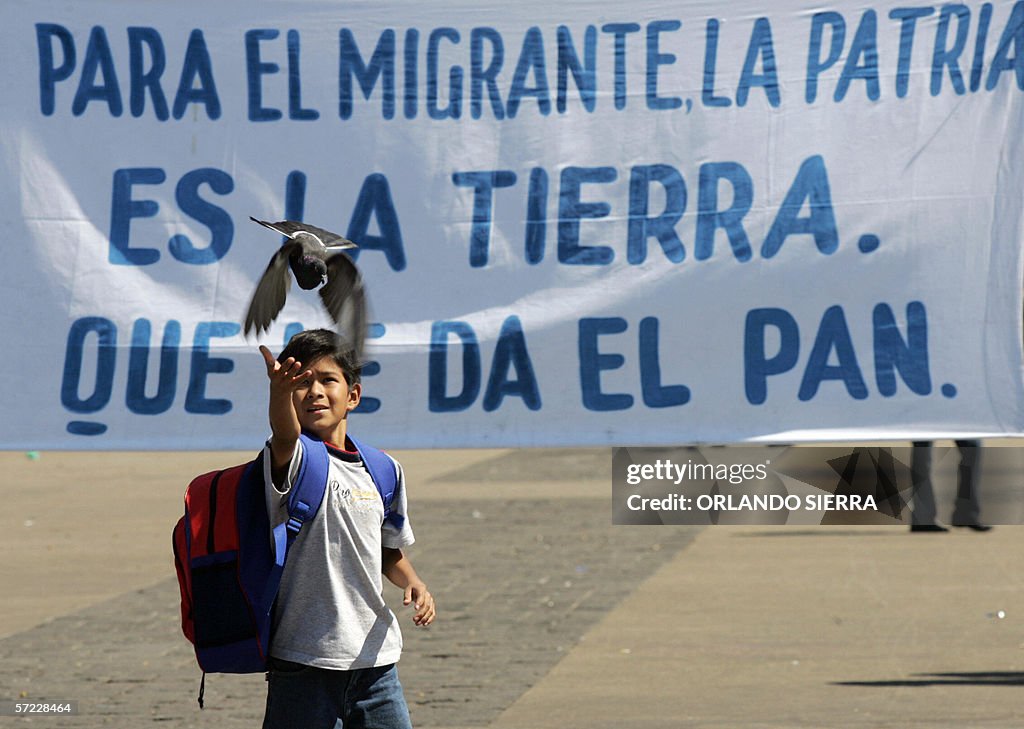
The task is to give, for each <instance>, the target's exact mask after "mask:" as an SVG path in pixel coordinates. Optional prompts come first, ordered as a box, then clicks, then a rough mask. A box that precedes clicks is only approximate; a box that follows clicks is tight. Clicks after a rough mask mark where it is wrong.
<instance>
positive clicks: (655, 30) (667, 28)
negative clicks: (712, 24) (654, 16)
mask: <svg viewBox="0 0 1024 729" xmlns="http://www.w3.org/2000/svg"><path fill="white" fill-rule="evenodd" d="M680 27H682V23H680V22H679V21H678V20H658V21H655V22H653V23H649V24H648V25H647V89H646V90H647V108H648V109H650V110H651V111H661V110H666V109H678V108H679V107H681V106H682V105H683V100H682V99H680V98H679V97H678V96H668V97H662V96H658V67H659V66H669V65H671V64H673V63H675V62H676V55H675V54H674V53H662V52H661V50H660V35H661V34H662V33H671V32H672V31H676V30H679V28H680Z"/></svg>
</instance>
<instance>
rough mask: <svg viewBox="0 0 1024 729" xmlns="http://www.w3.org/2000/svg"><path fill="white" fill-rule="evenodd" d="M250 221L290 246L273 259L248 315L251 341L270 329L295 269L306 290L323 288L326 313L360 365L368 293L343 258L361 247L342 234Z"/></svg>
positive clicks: (290, 222) (285, 222) (288, 223)
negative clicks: (352, 250)
mask: <svg viewBox="0 0 1024 729" xmlns="http://www.w3.org/2000/svg"><path fill="white" fill-rule="evenodd" d="M249 219H250V220H252V221H253V222H254V223H259V224H260V225H262V226H264V227H266V228H270V229H271V230H275V231H277V232H278V233H280V234H281V235H284V236H287V237H288V238H289V240H288V241H287V242H286V243H285V244H284V245H282V246H281V248H280V249H279V250H278V251H277V252H276V253H274V255H273V256H272V257H271V259H270V264H269V265H268V266H267V270H266V271H264V273H263V277H262V278H261V279H260V282H259V283H258V284H257V285H256V291H255V292H254V293H253V295H252V302H251V303H250V304H249V312H248V313H247V314H246V315H245V335H246V336H248V335H249V331H250V330H251V329H253V328H255V330H256V335H257V336H259V334H261V333H262V332H265V331H268V330H269V329H270V325H271V323H272V322H273V321H274V319H276V318H277V315H278V314H279V313H280V312H281V309H282V308H283V307H284V302H285V298H286V297H287V296H288V290H289V289H290V288H291V276H290V275H289V273H288V269H289V268H291V271H292V274H294V276H295V280H296V281H298V282H299V286H301V287H302V288H304V289H306V290H310V289H315V288H317V287H320V292H319V293H320V300H321V301H322V302H323V305H324V308H325V309H326V310H327V313H328V314H330V316H331V319H333V320H334V323H335V324H336V325H337V326H338V329H339V333H340V334H341V335H342V336H343V337H345V338H346V339H347V341H348V344H349V345H350V346H351V347H352V348H353V349H354V350H355V352H356V355H357V357H358V358H359V359H360V360H361V359H362V351H363V342H364V340H365V338H366V317H367V306H366V289H365V287H364V285H363V277H362V275H360V273H359V269H358V268H356V265H355V263H353V261H352V259H351V258H349V257H348V256H347V255H345V254H344V253H343V252H342V251H344V250H346V249H349V248H356V247H357V246H356V244H355V243H353V242H352V241H350V240H348V239H347V238H344V237H342V236H340V235H338V234H337V233H332V232H330V231H328V230H324V229H323V228H317V227H316V226H314V225H307V224H306V223H300V222H297V221H294V220H282V221H280V222H277V223H268V222H267V221H265V220H257V219H256V218H253V217H251V216H250V218H249Z"/></svg>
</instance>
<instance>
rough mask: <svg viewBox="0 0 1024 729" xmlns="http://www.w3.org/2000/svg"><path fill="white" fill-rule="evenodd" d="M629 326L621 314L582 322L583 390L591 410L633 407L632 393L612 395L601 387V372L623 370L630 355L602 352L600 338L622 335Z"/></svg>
mask: <svg viewBox="0 0 1024 729" xmlns="http://www.w3.org/2000/svg"><path fill="white" fill-rule="evenodd" d="M627 328H629V324H628V323H627V322H626V320H625V319H623V318H621V317H587V318H584V319H580V321H579V358H580V392H581V394H582V395H583V407H585V408H586V409H587V410H594V411H596V412H611V411H613V410H628V409H629V408H631V407H633V396H632V395H630V394H629V393H626V392H618V393H612V394H609V393H606V392H603V391H602V390H601V373H602V372H604V371H607V370H617V369H619V368H620V367H622V365H624V364H625V363H626V358H625V357H624V356H623V355H621V354H618V353H615V354H606V353H602V352H601V351H600V349H598V338H599V337H602V336H605V335H608V334H621V333H622V332H624V331H626V329H627Z"/></svg>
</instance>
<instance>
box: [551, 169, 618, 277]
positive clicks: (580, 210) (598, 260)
mask: <svg viewBox="0 0 1024 729" xmlns="http://www.w3.org/2000/svg"><path fill="white" fill-rule="evenodd" d="M617 177H618V172H617V171H616V169H615V168H614V167H566V168H565V169H564V170H562V180H561V184H560V192H559V195H558V260H559V262H560V263H567V264H571V265H595V266H607V265H608V264H609V263H611V262H612V259H614V258H615V251H614V250H612V249H611V248H610V247H609V246H584V245H580V221H581V220H582V219H584V218H589V219H597V218H605V217H607V216H608V213H610V212H611V206H610V205H609V204H608V203H606V202H583V201H582V200H581V189H582V187H583V185H584V184H608V183H609V182H615V180H616V178H617Z"/></svg>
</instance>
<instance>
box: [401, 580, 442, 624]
mask: <svg viewBox="0 0 1024 729" xmlns="http://www.w3.org/2000/svg"><path fill="white" fill-rule="evenodd" d="M410 603H412V606H413V607H414V608H416V614H415V615H413V616H412V622H413V623H415V624H416V625H419V626H420V627H423V628H425V627H427V626H428V625H430V624H431V623H432V622H434V617H435V616H436V615H437V610H436V608H435V606H434V596H433V595H431V594H430V592H429V591H428V590H427V586H426V585H425V584H424V583H422V582H419V583H415V584H412V585H409V586H408V587H407V588H405V597H404V598H403V599H402V604H403V605H408V604H410Z"/></svg>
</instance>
